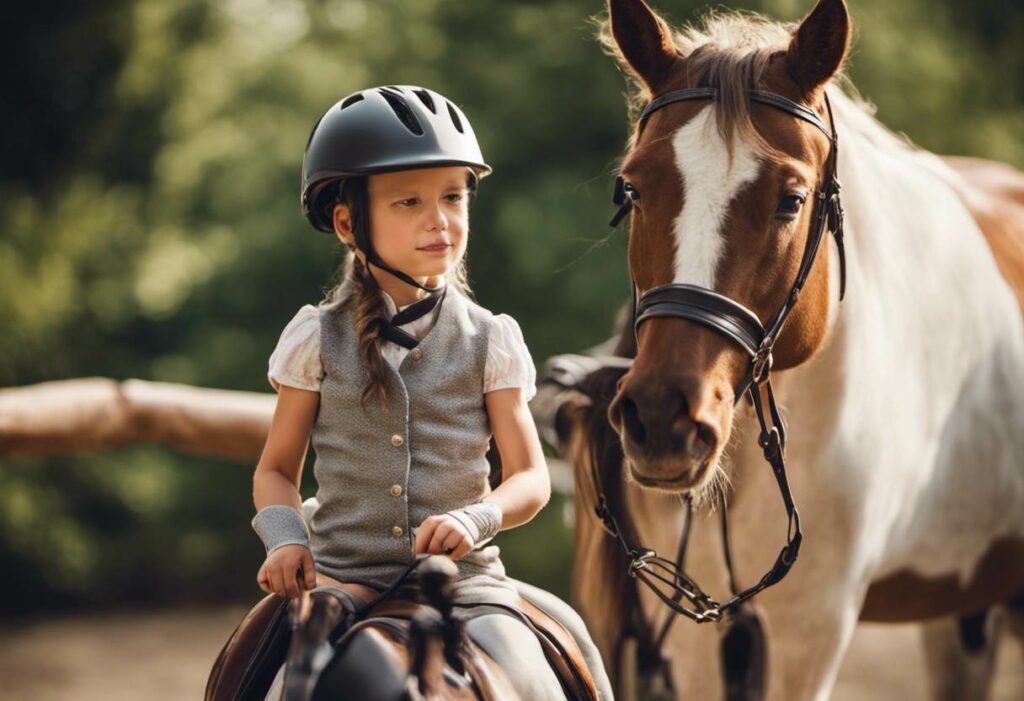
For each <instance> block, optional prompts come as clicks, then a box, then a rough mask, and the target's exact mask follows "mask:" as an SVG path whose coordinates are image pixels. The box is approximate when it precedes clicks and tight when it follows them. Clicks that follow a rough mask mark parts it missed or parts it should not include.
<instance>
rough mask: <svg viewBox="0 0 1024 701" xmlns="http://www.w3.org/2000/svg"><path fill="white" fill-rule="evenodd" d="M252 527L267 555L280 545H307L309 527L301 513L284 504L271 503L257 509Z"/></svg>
mask: <svg viewBox="0 0 1024 701" xmlns="http://www.w3.org/2000/svg"><path fill="white" fill-rule="evenodd" d="M252 528H253V530H254V531H256V535H258V536H259V537H260V540H262V541H263V545H264V546H266V548H267V555H269V554H270V553H271V552H273V551H274V550H277V549H278V548H280V547H281V546H282V545H305V546H306V547H309V529H307V528H306V522H305V521H303V520H302V514H300V513H299V512H298V511H296V510H295V509H294V508H292V507H291V506H288V505H286V504H271V505H270V506H265V507H263V508H262V509H260V510H259V512H258V513H257V514H256V516H255V518H253V520H252Z"/></svg>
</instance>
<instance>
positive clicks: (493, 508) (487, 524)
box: [448, 501, 502, 546]
mask: <svg viewBox="0 0 1024 701" xmlns="http://www.w3.org/2000/svg"><path fill="white" fill-rule="evenodd" d="M448 513H449V514H450V515H451V516H453V517H454V518H456V519H457V520H458V521H459V523H461V524H462V525H464V526H466V527H467V529H468V530H469V531H470V535H471V536H473V542H474V543H475V544H476V546H480V545H482V544H483V543H486V542H487V541H489V540H491V539H492V538H494V536H496V535H498V531H500V530H501V518H502V513H501V508H500V507H499V506H498V505H497V504H493V503H491V502H489V501H482V502H479V503H477V504H470V505H469V506H467V507H465V508H463V509H456V510H455V511H449V512H448ZM474 531H475V532H474Z"/></svg>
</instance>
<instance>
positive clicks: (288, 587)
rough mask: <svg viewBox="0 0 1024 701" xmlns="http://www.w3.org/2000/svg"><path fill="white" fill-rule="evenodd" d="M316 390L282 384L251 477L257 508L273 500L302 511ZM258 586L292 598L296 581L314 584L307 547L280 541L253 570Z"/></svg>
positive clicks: (297, 588)
mask: <svg viewBox="0 0 1024 701" xmlns="http://www.w3.org/2000/svg"><path fill="white" fill-rule="evenodd" d="M319 404H320V393H319V392H311V391H309V390H305V389H297V388H295V387H288V386H287V385H281V388H280V394H278V397H277V407H276V408H275V409H274V419H273V421H272V423H271V425H270V433H269V434H268V435H267V442H266V445H265V446H264V447H263V453H262V455H260V460H259V463H258V464H257V465H256V472H255V474H254V475H253V479H252V497H253V503H254V504H255V505H256V511H257V512H258V511H259V510H260V509H263V508H265V507H267V506H271V505H274V504H282V505H285V506H290V507H292V508H294V509H295V510H296V511H298V512H299V513H300V514H301V513H302V498H301V496H300V495H299V484H300V482H301V480H302V466H303V463H305V461H306V451H307V450H308V448H309V434H310V432H311V431H312V430H313V422H314V421H315V420H316V412H317V408H318V407H319ZM256 581H257V582H258V583H259V585H260V588H261V589H263V590H264V591H266V592H268V593H269V592H273V593H275V594H277V595H278V596H282V597H285V596H286V597H288V598H295V597H297V596H298V595H299V594H300V593H301V592H300V586H305V588H307V589H312V588H313V587H314V586H316V571H315V570H314V568H313V556H312V554H311V553H310V551H309V548H307V547H305V546H303V545H283V546H280V547H278V548H276V549H274V550H273V551H272V552H271V553H270V554H269V555H267V559H266V561H265V562H264V563H263V566H262V567H260V570H259V572H258V573H257V575H256Z"/></svg>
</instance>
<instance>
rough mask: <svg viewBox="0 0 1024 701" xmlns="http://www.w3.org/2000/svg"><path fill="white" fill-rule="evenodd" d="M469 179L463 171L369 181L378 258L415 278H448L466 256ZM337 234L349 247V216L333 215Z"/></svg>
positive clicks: (411, 172)
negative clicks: (451, 270) (440, 276)
mask: <svg viewBox="0 0 1024 701" xmlns="http://www.w3.org/2000/svg"><path fill="white" fill-rule="evenodd" d="M468 177H469V174H468V172H467V170H466V168H465V167H464V166H453V167H445V168H422V169H419V170H402V171H398V172H395V173H381V174H379V175H371V176H370V178H369V181H368V182H369V191H370V238H371V239H372V241H373V247H374V249H375V250H376V252H377V255H379V256H380V257H381V259H383V260H384V262H385V263H387V264H388V265H390V266H392V267H393V268H397V269H398V270H401V271H402V272H404V273H406V274H407V275H411V276H412V277H414V278H418V279H425V278H431V277H436V276H438V275H444V274H446V273H447V272H448V271H449V270H450V269H451V268H452V267H453V266H454V265H455V264H456V263H457V262H458V261H459V260H460V259H461V258H462V256H463V254H464V253H465V251H466V243H467V239H468V235H469V206H468V205H469V190H468V188H467V182H468ZM338 209H339V210H342V209H343V210H347V208H346V207H344V206H343V205H342V206H339V207H338ZM339 217H340V218H341V219H342V221H339ZM346 220H347V221H346ZM335 229H336V230H337V231H338V235H339V236H340V237H341V238H342V240H343V241H345V242H346V243H351V240H352V234H351V220H350V219H349V217H348V212H347V211H344V212H338V211H336V212H335ZM380 279H381V278H380V277H379V276H378V280H380Z"/></svg>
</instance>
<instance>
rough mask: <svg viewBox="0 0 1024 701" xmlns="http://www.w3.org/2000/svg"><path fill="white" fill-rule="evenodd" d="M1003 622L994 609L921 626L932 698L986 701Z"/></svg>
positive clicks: (937, 700) (951, 700) (937, 699)
mask: <svg viewBox="0 0 1024 701" xmlns="http://www.w3.org/2000/svg"><path fill="white" fill-rule="evenodd" d="M1004 618H1005V616H1004V613H1003V611H1002V610H1001V609H998V608H994V609H989V610H987V611H981V612H979V613H977V614H973V615H968V616H962V617H960V618H953V617H948V618H939V619H935V620H933V621H926V622H924V623H922V624H921V639H922V642H923V643H924V653H925V662H926V664H927V666H928V686H929V690H930V692H931V696H932V698H934V699H936V701H946V700H947V699H948V700H949V701H954V700H955V699H979V700H981V699H986V698H988V695H989V687H990V686H991V684H992V675H993V672H994V670H995V663H996V651H997V650H998V648H999V637H1000V632H1001V630H1002V628H1003V622H1004Z"/></svg>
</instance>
